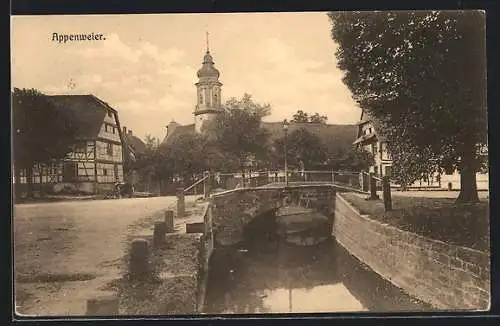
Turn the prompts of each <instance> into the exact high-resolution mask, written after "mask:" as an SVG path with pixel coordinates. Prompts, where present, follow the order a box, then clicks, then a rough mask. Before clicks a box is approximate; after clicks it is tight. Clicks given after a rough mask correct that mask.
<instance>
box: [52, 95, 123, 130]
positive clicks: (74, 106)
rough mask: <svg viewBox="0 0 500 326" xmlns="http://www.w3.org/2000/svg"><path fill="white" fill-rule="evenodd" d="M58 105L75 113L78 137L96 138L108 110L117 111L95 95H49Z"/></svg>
mask: <svg viewBox="0 0 500 326" xmlns="http://www.w3.org/2000/svg"><path fill="white" fill-rule="evenodd" d="M49 98H50V99H51V101H52V102H53V103H55V104H56V106H58V107H60V108H61V109H64V110H69V111H71V112H72V113H73V117H74V118H75V119H77V120H78V121H77V126H78V137H80V138H96V137H97V135H98V134H99V130H100V129H101V125H102V123H103V121H104V117H105V116H106V113H107V112H108V111H110V110H111V111H112V112H114V113H116V110H114V109H113V108H111V107H110V106H109V105H108V104H107V103H105V102H103V101H101V100H100V99H98V98H97V97H95V96H94V95H49Z"/></svg>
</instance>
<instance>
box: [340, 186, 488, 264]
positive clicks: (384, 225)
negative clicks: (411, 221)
mask: <svg viewBox="0 0 500 326" xmlns="http://www.w3.org/2000/svg"><path fill="white" fill-rule="evenodd" d="M337 197H338V198H339V199H340V200H341V201H342V202H343V203H344V204H345V205H346V206H348V207H349V208H350V209H352V210H353V211H354V212H355V213H356V214H357V215H358V216H360V217H361V218H362V219H363V220H365V221H367V222H369V223H373V224H375V225H379V226H382V227H386V228H389V229H392V230H394V231H399V232H401V233H403V234H404V235H405V236H411V237H415V238H417V239H420V240H424V241H428V242H430V243H432V244H436V245H439V246H441V247H449V248H450V249H452V248H454V247H455V248H459V249H460V250H463V251H466V252H467V251H469V252H472V253H476V254H482V255H487V256H489V253H487V252H484V251H480V250H477V249H472V248H469V247H464V246H460V245H455V244H450V243H446V242H444V241H441V240H437V239H432V238H429V237H426V236H423V235H420V234H417V233H415V232H411V231H405V230H402V229H400V228H398V227H396V226H393V225H391V224H388V223H382V222H380V221H377V220H374V219H372V218H371V217H370V215H369V214H361V212H360V210H359V209H357V208H356V207H354V206H353V205H352V204H351V203H350V202H349V201H348V200H347V199H345V198H344V197H342V195H341V194H339V193H337Z"/></svg>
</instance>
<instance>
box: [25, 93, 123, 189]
mask: <svg viewBox="0 0 500 326" xmlns="http://www.w3.org/2000/svg"><path fill="white" fill-rule="evenodd" d="M49 97H50V98H51V100H52V101H54V102H55V103H56V104H58V107H60V108H61V109H63V110H71V111H73V113H74V114H73V116H74V117H75V119H78V121H77V124H78V126H79V127H78V131H79V132H78V137H77V140H76V141H75V144H74V145H73V150H72V151H71V152H70V153H68V154H67V156H66V157H65V158H64V159H63V160H61V161H58V162H53V163H51V164H35V166H34V167H33V184H35V188H46V189H47V188H49V189H50V190H53V191H55V192H58V191H60V190H62V189H64V188H68V189H73V191H77V192H81V193H97V192H100V191H105V190H109V189H112V187H113V185H114V184H115V183H116V182H122V181H123V141H122V140H123V135H122V132H121V128H120V121H119V118H118V112H117V111H116V110H115V109H113V108H112V107H110V106H109V105H108V104H107V103H105V102H104V101H102V100H100V99H99V98H97V97H96V96H94V95H52V96H49ZM20 173H21V177H20V182H21V184H26V183H27V180H26V173H25V171H20ZM49 189H47V190H49ZM50 190H49V191H50Z"/></svg>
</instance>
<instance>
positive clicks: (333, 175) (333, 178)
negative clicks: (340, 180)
mask: <svg viewBox="0 0 500 326" xmlns="http://www.w3.org/2000/svg"><path fill="white" fill-rule="evenodd" d="M332 183H335V172H333V171H332Z"/></svg>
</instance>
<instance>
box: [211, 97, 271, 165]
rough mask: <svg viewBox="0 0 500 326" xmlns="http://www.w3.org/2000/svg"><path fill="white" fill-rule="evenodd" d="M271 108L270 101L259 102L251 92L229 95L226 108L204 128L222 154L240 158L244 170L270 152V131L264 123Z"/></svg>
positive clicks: (234, 159)
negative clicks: (268, 147)
mask: <svg viewBox="0 0 500 326" xmlns="http://www.w3.org/2000/svg"><path fill="white" fill-rule="evenodd" d="M270 110H271V107H270V105H269V104H259V103H256V102H254V101H253V100H252V97H251V95H249V94H244V95H243V97H242V98H241V99H236V98H231V99H229V100H228V101H227V102H226V103H225V105H224V112H223V113H221V114H219V115H218V116H217V117H216V118H215V119H214V120H213V121H212V122H211V123H207V124H205V125H204V128H203V130H204V131H207V133H206V134H208V135H210V138H209V142H210V144H211V145H212V146H213V147H215V148H217V149H218V150H219V151H220V154H222V155H224V156H225V157H228V158H231V159H232V160H233V161H237V162H238V166H239V169H240V171H241V172H243V173H244V171H245V168H247V167H248V165H249V164H250V163H251V162H256V161H259V160H260V159H262V158H263V157H266V156H267V148H266V144H267V142H268V138H269V133H268V132H267V130H266V129H264V128H263V127H262V118H263V117H265V116H266V115H268V114H269V113H270Z"/></svg>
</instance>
